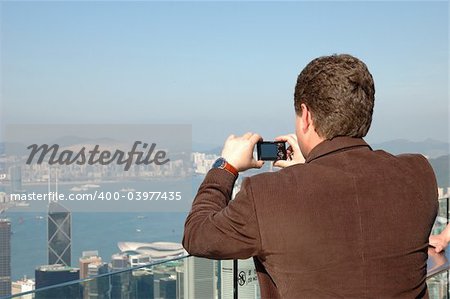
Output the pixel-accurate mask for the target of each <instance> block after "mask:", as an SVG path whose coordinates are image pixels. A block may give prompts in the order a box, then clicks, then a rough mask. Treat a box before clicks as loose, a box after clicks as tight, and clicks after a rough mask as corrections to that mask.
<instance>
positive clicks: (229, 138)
mask: <svg viewBox="0 0 450 299" xmlns="http://www.w3.org/2000/svg"><path fill="white" fill-rule="evenodd" d="M235 137H236V136H234V134H231V135H229V136H228V138H227V141H228V140H231V139H234V138H235Z"/></svg>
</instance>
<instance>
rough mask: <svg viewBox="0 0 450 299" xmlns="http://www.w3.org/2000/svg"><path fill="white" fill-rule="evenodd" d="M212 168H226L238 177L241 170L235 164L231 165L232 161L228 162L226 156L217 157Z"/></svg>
mask: <svg viewBox="0 0 450 299" xmlns="http://www.w3.org/2000/svg"><path fill="white" fill-rule="evenodd" d="M212 168H219V169H225V170H226V171H228V172H229V173H231V174H234V176H235V177H237V176H238V175H239V172H238V171H237V169H236V168H234V166H233V165H231V164H230V163H228V162H227V160H225V159H224V158H222V157H220V158H219V159H217V160H216V161H215V162H214V164H213V165H212Z"/></svg>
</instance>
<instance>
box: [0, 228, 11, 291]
mask: <svg viewBox="0 0 450 299" xmlns="http://www.w3.org/2000/svg"><path fill="white" fill-rule="evenodd" d="M8 295H11V222H9V220H8V219H0V297H2V296H8Z"/></svg>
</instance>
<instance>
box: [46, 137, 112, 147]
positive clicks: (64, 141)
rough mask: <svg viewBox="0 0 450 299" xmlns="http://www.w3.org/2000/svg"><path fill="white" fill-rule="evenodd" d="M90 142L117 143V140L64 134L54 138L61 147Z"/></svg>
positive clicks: (55, 142)
mask: <svg viewBox="0 0 450 299" xmlns="http://www.w3.org/2000/svg"><path fill="white" fill-rule="evenodd" d="M88 143H96V144H115V143H117V140H114V139H112V138H85V137H78V136H62V137H59V138H57V139H55V140H53V144H58V145H59V146H61V147H66V146H69V145H77V144H88Z"/></svg>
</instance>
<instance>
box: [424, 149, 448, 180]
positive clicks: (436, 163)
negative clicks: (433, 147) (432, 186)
mask: <svg viewBox="0 0 450 299" xmlns="http://www.w3.org/2000/svg"><path fill="white" fill-rule="evenodd" d="M428 161H430V164H431V166H432V167H433V170H434V173H435V174H436V178H437V182H438V186H439V187H443V188H447V187H450V164H449V163H450V155H445V156H441V157H438V158H434V159H429V160H428Z"/></svg>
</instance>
